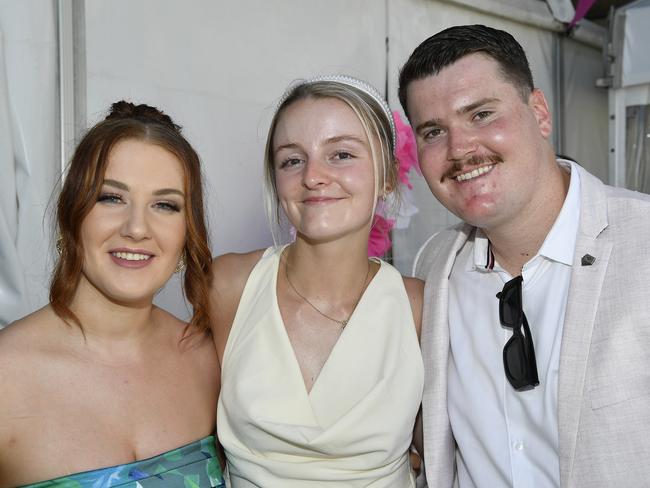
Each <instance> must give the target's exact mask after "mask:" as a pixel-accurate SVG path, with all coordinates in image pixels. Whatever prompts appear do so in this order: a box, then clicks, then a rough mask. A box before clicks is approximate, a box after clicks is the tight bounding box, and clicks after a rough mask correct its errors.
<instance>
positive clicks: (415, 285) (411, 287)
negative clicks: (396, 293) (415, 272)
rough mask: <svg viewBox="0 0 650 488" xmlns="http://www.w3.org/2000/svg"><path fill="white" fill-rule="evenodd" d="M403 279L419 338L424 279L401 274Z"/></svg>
mask: <svg viewBox="0 0 650 488" xmlns="http://www.w3.org/2000/svg"><path fill="white" fill-rule="evenodd" d="M402 279H403V280H404V288H405V289H406V294H407V295H408V297H409V302H410V303H411V310H412V311H413V321H414V322H415V328H416V330H417V333H418V339H419V338H420V331H421V330H422V304H423V302H424V298H423V297H424V281H422V280H420V279H418V278H408V277H406V276H402Z"/></svg>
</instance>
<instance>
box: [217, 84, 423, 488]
mask: <svg viewBox="0 0 650 488" xmlns="http://www.w3.org/2000/svg"><path fill="white" fill-rule="evenodd" d="M395 142H396V141H395V130H394V127H393V122H392V116H391V112H390V110H389V108H388V106H387V104H386V102H385V101H384V100H383V99H382V97H381V96H380V95H379V94H378V93H377V91H376V90H375V89H374V88H373V87H371V86H370V85H368V84H367V83H364V82H362V81H359V80H356V79H354V78H350V77H345V76H331V77H323V78H319V79H313V80H308V81H304V82H301V83H298V84H295V85H293V86H291V87H290V88H289V89H288V90H287V92H286V93H285V95H284V96H283V98H282V101H281V103H280V105H279V107H278V109H277V112H276V113H275V116H274V118H273V121H272V123H271V128H270V130H269V135H268V140H267V150H266V158H265V159H266V163H265V164H266V187H267V197H268V200H269V203H270V205H269V208H270V212H269V213H270V214H271V216H272V218H273V219H274V220H279V218H280V211H282V212H283V213H284V216H286V218H287V219H288V221H289V222H290V223H291V225H292V226H293V227H294V228H295V234H296V238H295V241H294V242H292V243H291V244H288V245H285V246H277V247H273V248H269V249H266V250H259V251H255V252H251V253H248V254H229V255H225V256H221V257H219V258H217V259H215V261H214V264H213V271H214V276H215V280H214V282H213V290H212V291H213V292H212V307H213V311H214V324H213V330H214V335H215V340H216V343H217V353H218V355H219V357H220V361H221V366H222V385H221V394H220V399H219V406H218V427H217V430H218V433H219V437H220V441H221V442H222V444H223V446H224V449H225V452H226V456H227V460H228V469H229V473H230V481H231V484H232V486H233V488H240V487H251V486H260V487H275V486H277V487H283V488H290V487H301V488H304V487H309V486H332V487H334V486H336V487H340V486H346V487H357V486H359V487H360V486H369V485H372V486H374V487H389V486H390V487H412V486H415V484H414V476H413V472H412V469H411V467H410V463H409V456H408V450H409V446H410V445H411V438H412V431H413V425H414V422H415V418H416V414H417V411H418V407H419V405H420V401H421V396H422V387H423V366H422V359H421V355H420V350H419V343H418V336H419V329H420V315H421V308H422V288H423V284H422V282H421V281H419V280H415V279H410V278H402V276H400V274H399V272H398V271H397V270H395V269H394V268H393V267H392V266H391V265H389V264H388V263H386V262H384V261H381V260H379V259H368V255H367V247H368V236H369V233H370V230H371V226H372V223H373V217H374V210H375V207H376V205H377V202H378V200H379V199H381V198H384V197H385V196H386V195H387V194H388V193H389V192H391V191H393V190H394V189H395V188H396V186H397V162H396V160H395V157H394V149H395ZM280 209H281V210H280Z"/></svg>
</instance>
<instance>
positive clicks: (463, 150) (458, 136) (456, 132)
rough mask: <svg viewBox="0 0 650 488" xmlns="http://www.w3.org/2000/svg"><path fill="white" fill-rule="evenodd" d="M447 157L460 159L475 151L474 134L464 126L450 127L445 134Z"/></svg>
mask: <svg viewBox="0 0 650 488" xmlns="http://www.w3.org/2000/svg"><path fill="white" fill-rule="evenodd" d="M447 141H448V142H447V159H448V160H449V161H462V160H463V159H465V158H467V157H468V156H469V155H470V154H472V153H473V152H475V151H476V149H477V146H478V144H477V141H476V135H475V134H474V132H473V131H472V130H471V129H468V128H465V127H450V128H449V129H448V136H447Z"/></svg>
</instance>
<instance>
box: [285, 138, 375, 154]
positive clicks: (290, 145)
mask: <svg viewBox="0 0 650 488" xmlns="http://www.w3.org/2000/svg"><path fill="white" fill-rule="evenodd" d="M342 141H352V142H356V143H358V144H362V145H364V146H365V145H366V141H365V140H364V139H361V138H359V137H357V136H352V135H342V136H335V137H330V138H328V139H325V144H335V143H337V142H342ZM298 147H299V145H298V144H296V143H294V142H289V143H287V144H282V145H280V146H278V147H276V148H275V151H273V154H277V153H278V152H280V151H282V150H283V149H296V148H298Z"/></svg>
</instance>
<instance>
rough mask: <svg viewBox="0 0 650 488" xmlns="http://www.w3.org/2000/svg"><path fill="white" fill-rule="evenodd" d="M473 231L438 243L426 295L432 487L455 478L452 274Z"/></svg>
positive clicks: (456, 232) (425, 408)
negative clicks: (450, 384)
mask: <svg viewBox="0 0 650 488" xmlns="http://www.w3.org/2000/svg"><path fill="white" fill-rule="evenodd" d="M471 231H472V227H470V226H468V225H462V226H460V228H458V227H455V228H452V229H448V230H445V231H443V232H447V233H449V235H448V236H445V237H443V238H441V239H440V240H436V243H435V245H436V249H435V250H434V251H433V254H432V255H431V258H430V259H428V260H427V262H425V263H423V265H424V266H426V269H428V270H429V271H428V274H427V276H426V287H425V292H424V300H425V304H424V310H425V316H424V318H423V319H424V320H423V327H422V339H421V346H422V357H423V362H424V371H425V385H424V393H423V396H422V416H423V432H422V433H423V438H424V452H425V463H424V465H425V469H426V471H427V480H428V482H429V486H451V484H452V482H453V475H454V441H453V437H452V433H451V428H450V426H449V415H448V413H447V363H448V358H449V321H448V313H447V310H448V299H449V274H450V273H451V269H452V266H453V264H454V261H455V259H456V255H457V254H458V250H459V249H460V248H461V247H462V245H463V244H464V243H465V241H466V240H467V239H468V236H469V234H470V232H471Z"/></svg>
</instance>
